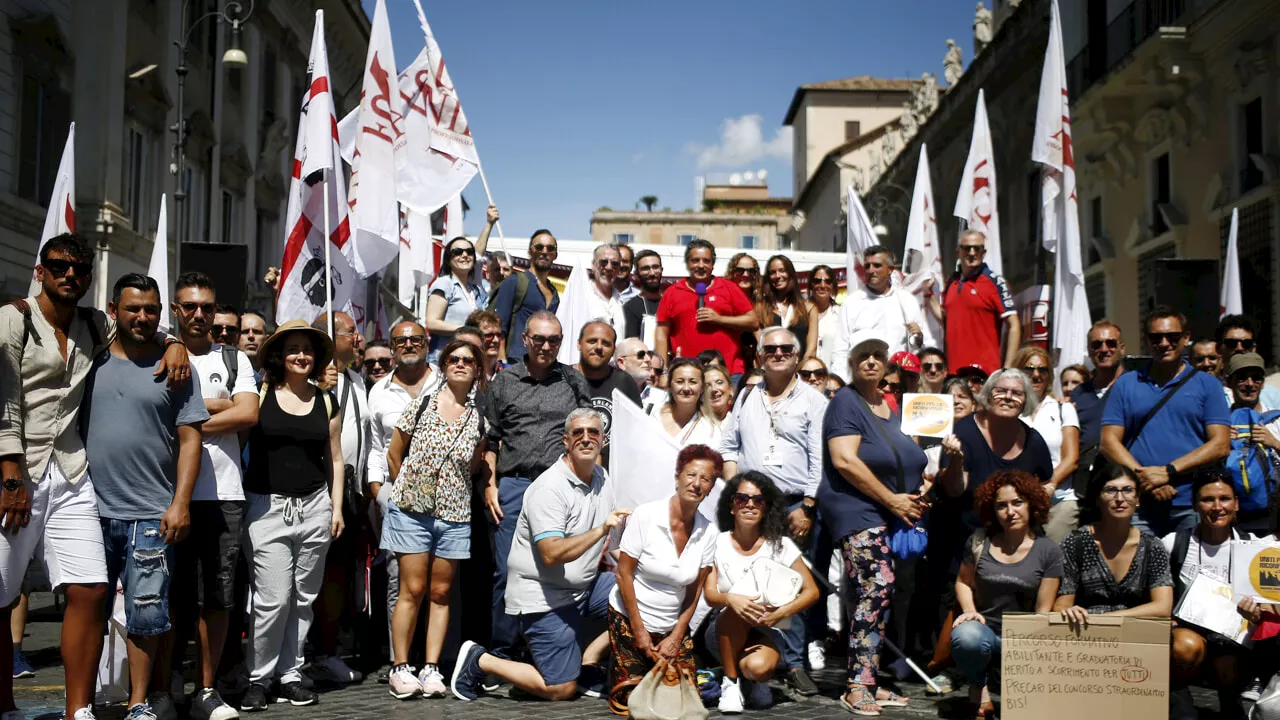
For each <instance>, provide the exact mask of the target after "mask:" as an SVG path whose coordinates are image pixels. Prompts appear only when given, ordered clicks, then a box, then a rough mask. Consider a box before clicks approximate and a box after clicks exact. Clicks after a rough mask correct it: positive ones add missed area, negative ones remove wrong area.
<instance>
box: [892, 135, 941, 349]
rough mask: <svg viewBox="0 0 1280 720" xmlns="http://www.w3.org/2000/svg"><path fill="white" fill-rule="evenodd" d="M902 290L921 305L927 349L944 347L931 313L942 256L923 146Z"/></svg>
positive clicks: (908, 237)
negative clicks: (929, 304) (931, 299)
mask: <svg viewBox="0 0 1280 720" xmlns="http://www.w3.org/2000/svg"><path fill="white" fill-rule="evenodd" d="M902 254H903V259H902V268H903V278H902V287H903V288H905V289H906V290H909V291H910V292H911V293H912V294H913V295H915V296H916V298H917V300H918V301H919V302H920V309H921V313H920V314H921V316H922V317H923V318H924V320H925V327H923V328H921V329H922V330H923V333H924V336H925V338H924V342H925V346H926V347H928V346H931V345H932V346H935V347H942V339H943V334H944V333H943V329H942V324H941V323H939V322H938V319H937V318H936V317H934V315H933V313H932V312H930V311H929V306H928V297H929V295H930V294H931V293H932V294H935V295H936V294H939V293H941V292H942V286H943V277H942V255H941V252H940V250H939V245H938V216H937V213H936V211H935V210H934V207H933V180H932V179H931V178H930V177H929V149H928V147H927V146H926V145H923V144H921V145H920V159H919V161H918V162H917V164H916V184H915V188H914V189H913V190H912V192H911V214H910V215H908V216H907V241H906V246H905V248H904V251H903V253H902Z"/></svg>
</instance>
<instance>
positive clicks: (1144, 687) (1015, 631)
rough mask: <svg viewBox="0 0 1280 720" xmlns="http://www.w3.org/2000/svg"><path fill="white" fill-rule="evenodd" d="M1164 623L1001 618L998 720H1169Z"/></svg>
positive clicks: (1048, 616)
mask: <svg viewBox="0 0 1280 720" xmlns="http://www.w3.org/2000/svg"><path fill="white" fill-rule="evenodd" d="M1169 633H1170V623H1169V619H1168V618H1146V617H1115V616H1109V615H1091V616H1089V622H1088V623H1087V624H1085V625H1084V626H1083V627H1081V628H1079V629H1078V630H1077V629H1075V628H1073V627H1072V626H1071V625H1070V624H1068V623H1067V621H1065V620H1063V619H1062V616H1061V614H1059V613H1006V614H1005V616H1004V630H1003V634H1002V637H1001V641H1002V643H1003V651H1002V658H1001V670H1002V673H1001V693H1000V699H1001V704H1002V706H1003V714H1002V717H1003V718H1004V720H1054V719H1055V718H1064V719H1065V718H1081V717H1087V718H1089V720H1132V719H1133V718H1142V719H1143V720H1156V719H1157V718H1167V717H1168V716H1169Z"/></svg>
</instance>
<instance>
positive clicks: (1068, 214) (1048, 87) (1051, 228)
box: [975, 0, 1091, 387]
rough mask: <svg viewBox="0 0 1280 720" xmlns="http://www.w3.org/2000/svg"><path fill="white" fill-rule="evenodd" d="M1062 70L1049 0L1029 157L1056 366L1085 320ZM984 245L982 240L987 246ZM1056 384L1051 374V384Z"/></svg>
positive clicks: (1082, 334) (1079, 356) (1081, 355)
mask: <svg viewBox="0 0 1280 720" xmlns="http://www.w3.org/2000/svg"><path fill="white" fill-rule="evenodd" d="M1066 68H1067V65H1066V61H1065V59H1064V57H1063V52H1062V20H1061V17H1060V16H1059V15H1058V2H1057V0H1052V4H1051V7H1050V18H1049V44H1048V47H1046V48H1045V55H1044V71H1043V73H1042V74H1041V76H1040V98H1039V101H1038V103H1037V105H1036V128H1035V136H1034V138H1033V139H1032V143H1031V160H1032V161H1033V162H1037V163H1040V164H1041V165H1043V166H1044V167H1043V170H1042V175H1041V186H1040V197H1041V205H1042V212H1041V214H1042V216H1043V222H1044V224H1043V232H1044V247H1045V249H1046V250H1048V251H1049V252H1052V253H1055V254H1056V256H1057V257H1056V258H1055V261H1054V266H1055V269H1054V284H1053V285H1054V286H1053V306H1052V308H1051V310H1052V312H1053V336H1052V341H1051V343H1052V348H1053V349H1054V350H1057V351H1058V358H1057V365H1058V367H1066V366H1068V365H1074V364H1077V363H1083V362H1084V361H1085V357H1086V353H1085V345H1086V344H1087V342H1088V335H1089V326H1090V324H1091V320H1090V318H1089V301H1088V298H1087V297H1086V295H1085V291H1084V265H1083V263H1082V262H1081V258H1080V245H1081V243H1080V203H1079V199H1078V197H1077V196H1076V167H1075V157H1074V155H1073V153H1072V147H1071V109H1070V102H1069V98H1068V96H1067V70H1066ZM979 102H981V101H979ZM975 132H976V131H975ZM993 183H994V180H993ZM993 187H994V186H993ZM994 197H995V195H994V191H993V193H992V198H993V199H994ZM990 246H991V244H990V241H988V243H987V247H990ZM988 255H990V251H988ZM1058 382H1059V381H1058V379H1056V378H1055V380H1054V385H1055V387H1056V386H1057V385H1058Z"/></svg>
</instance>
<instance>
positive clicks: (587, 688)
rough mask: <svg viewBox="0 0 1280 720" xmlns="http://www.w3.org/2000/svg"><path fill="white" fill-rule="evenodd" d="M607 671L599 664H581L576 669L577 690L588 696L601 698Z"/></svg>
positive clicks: (607, 674)
mask: <svg viewBox="0 0 1280 720" xmlns="http://www.w3.org/2000/svg"><path fill="white" fill-rule="evenodd" d="M608 679H609V673H608V672H607V671H606V670H605V669H604V668H602V667H600V666H599V665H594V664H591V665H583V666H582V669H580V670H579V671H578V692H580V693H582V694H583V695H586V696H587V697H589V698H602V697H604V694H605V689H606V688H605V683H606V682H607V681H608Z"/></svg>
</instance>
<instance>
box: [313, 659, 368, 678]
mask: <svg viewBox="0 0 1280 720" xmlns="http://www.w3.org/2000/svg"><path fill="white" fill-rule="evenodd" d="M310 674H311V676H312V677H313V678H314V679H315V680H317V681H319V682H323V683H328V684H330V685H347V684H349V683H358V682H360V681H361V680H363V679H364V675H361V674H360V673H359V672H357V671H355V670H352V669H351V668H350V667H348V666H347V664H346V663H345V662H343V661H342V658H340V657H338V656H337V655H317V656H316V659H315V660H314V661H312V663H311V673H310Z"/></svg>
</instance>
